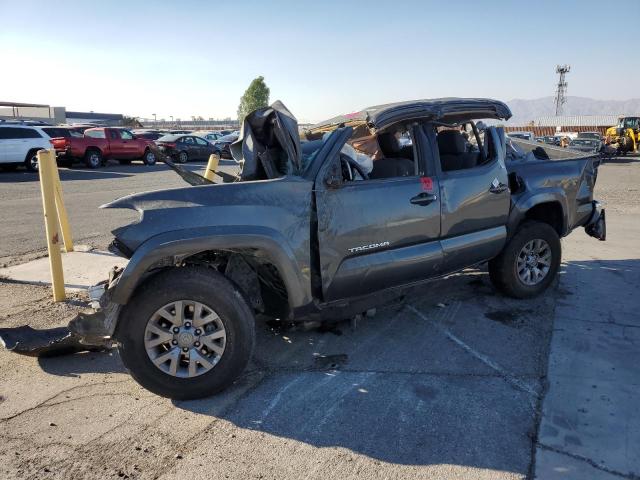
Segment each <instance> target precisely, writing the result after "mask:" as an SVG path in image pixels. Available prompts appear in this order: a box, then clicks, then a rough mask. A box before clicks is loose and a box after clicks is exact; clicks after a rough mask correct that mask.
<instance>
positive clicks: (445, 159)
mask: <svg viewBox="0 0 640 480" xmlns="http://www.w3.org/2000/svg"><path fill="white" fill-rule="evenodd" d="M437 141H438V151H439V152H440V163H441V165H442V170H443V171H445V172H446V171H450V170H463V169H465V168H473V167H475V166H476V165H477V164H478V160H479V158H480V154H479V153H478V152H467V142H466V140H465V139H464V137H463V136H462V134H461V133H460V132H459V131H457V130H443V131H441V132H440V133H438V137H437Z"/></svg>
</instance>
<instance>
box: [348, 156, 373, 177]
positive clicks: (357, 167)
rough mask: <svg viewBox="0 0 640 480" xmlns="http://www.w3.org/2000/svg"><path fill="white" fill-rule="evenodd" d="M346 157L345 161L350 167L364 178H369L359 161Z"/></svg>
mask: <svg viewBox="0 0 640 480" xmlns="http://www.w3.org/2000/svg"><path fill="white" fill-rule="evenodd" d="M345 157H346V155H345ZM346 158H347V163H348V164H349V166H350V167H351V168H353V169H354V170H355V171H356V172H358V173H359V174H360V176H361V177H362V178H363V179H364V180H369V175H367V174H366V173H364V171H363V170H362V167H361V166H360V164H359V163H357V162H355V161H354V160H353V159H352V158H351V157H346Z"/></svg>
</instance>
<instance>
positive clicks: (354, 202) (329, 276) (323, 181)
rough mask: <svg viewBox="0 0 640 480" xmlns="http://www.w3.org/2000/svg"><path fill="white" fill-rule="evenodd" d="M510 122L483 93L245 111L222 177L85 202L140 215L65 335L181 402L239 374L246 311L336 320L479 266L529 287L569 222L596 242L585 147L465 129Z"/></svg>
mask: <svg viewBox="0 0 640 480" xmlns="http://www.w3.org/2000/svg"><path fill="white" fill-rule="evenodd" d="M510 116H511V112H510V111H509V108H508V107H507V106H506V105H505V104H504V103H502V102H499V101H495V100H488V99H463V98H459V99H454V98H449V99H436V100H419V101H411V102H402V103H395V104H389V105H381V106H375V107H370V108H366V109H364V110H362V111H360V112H356V113H351V114H347V115H342V116H339V117H336V118H333V119H331V120H328V121H326V122H322V123H320V124H318V125H315V126H314V127H312V128H310V129H309V130H307V131H305V132H303V133H302V134H300V133H299V130H298V125H297V122H296V119H295V118H294V117H293V115H292V114H291V113H290V112H289V111H288V110H287V109H286V108H285V107H284V105H283V104H282V103H280V102H276V103H274V104H273V105H272V106H271V107H268V108H264V109H260V110H257V111H255V112H253V113H251V114H250V115H248V116H247V117H246V119H245V120H244V123H243V126H242V132H241V136H240V138H239V140H238V141H237V142H235V143H234V144H233V145H232V147H231V152H232V154H233V156H234V158H235V159H236V160H238V161H239V163H240V165H242V168H241V170H240V171H239V173H238V174H237V175H227V176H226V177H225V180H226V181H225V182H223V183H217V184H213V183H210V182H209V181H208V180H205V179H203V178H202V177H198V176H197V175H195V174H193V173H192V172H187V173H189V174H191V175H192V177H198V178H200V179H201V180H196V181H190V180H189V179H190V178H191V177H190V176H189V175H187V174H184V178H185V179H187V181H190V183H192V184H193V185H194V186H188V187H185V188H176V189H171V190H158V191H152V192H147V193H140V194H134V195H130V196H127V197H124V198H120V199H118V200H115V201H113V202H111V203H109V204H107V205H104V206H103V207H104V208H127V209H133V210H136V211H138V212H139V213H140V220H139V221H137V222H135V223H133V224H131V225H128V226H124V227H122V228H118V229H116V230H115V231H114V232H113V234H114V236H115V238H114V241H113V243H112V250H113V251H115V252H117V253H119V254H120V255H123V256H125V257H127V258H128V259H129V262H128V264H127V266H126V268H124V270H121V271H117V270H114V271H113V272H112V273H111V275H110V279H109V281H108V282H107V283H106V285H105V289H104V293H103V294H102V296H101V298H100V304H101V307H102V308H101V310H100V314H96V315H95V316H87V317H83V318H79V319H76V320H75V321H72V322H71V324H70V329H71V330H72V331H73V332H74V334H76V335H79V336H81V337H82V338H84V339H87V340H88V341H90V340H91V339H92V338H93V339H95V338H109V339H113V340H115V341H116V342H117V343H118V345H119V350H120V356H121V358H122V360H123V362H124V364H125V365H126V367H127V368H128V369H129V371H130V372H131V374H132V375H133V377H134V378H135V379H136V380H137V381H138V382H139V383H141V384H142V385H143V386H144V387H146V388H147V389H149V390H151V391H152V392H155V393H157V394H159V395H163V396H167V397H171V398H175V399H187V398H198V397H203V396H207V395H211V394H213V393H215V392H218V391H220V390H222V389H223V388H225V387H227V386H228V385H230V384H231V383H232V382H233V381H234V380H235V379H236V378H237V377H238V376H239V375H240V374H241V372H242V371H243V369H244V368H245V366H246V365H247V362H248V361H249V359H250V357H251V354H252V349H253V345H254V330H255V315H256V314H258V313H261V314H264V315H266V316H271V317H275V318H280V319H286V320H290V321H294V322H295V321H303V320H309V319H312V320H320V321H327V320H332V319H345V318H350V317H351V316H355V315H358V314H360V313H362V312H365V311H367V310H368V309H370V308H372V307H373V306H374V305H375V304H377V303H379V302H383V301H387V299H390V298H391V297H392V296H395V295H397V294H398V292H399V291H402V290H403V289H405V288H406V287H409V286H413V285H416V284H419V283H421V282H426V281H432V280H434V279H438V278H441V277H443V276H445V275H448V274H450V273H452V272H456V271H459V270H461V269H464V268H466V267H469V266H474V265H480V264H486V263H488V271H489V276H490V278H491V281H492V282H493V283H494V285H495V286H496V288H497V289H498V290H500V291H501V292H503V293H504V294H505V295H508V296H511V297H515V298H528V297H533V296H535V295H539V294H540V293H541V292H543V291H544V290H545V289H546V288H547V287H548V286H549V284H550V283H551V282H552V281H553V279H554V278H555V276H556V274H557V273H558V268H559V266H560V259H561V245H560V238H561V237H564V236H566V235H568V234H569V233H570V232H571V231H572V230H574V229H576V228H578V227H584V228H585V229H586V233H587V234H589V235H591V236H594V237H597V238H599V239H600V240H604V238H605V217H604V210H603V209H602V208H601V206H600V204H599V203H598V202H596V201H594V199H593V189H594V184H595V181H596V176H597V163H596V160H597V157H595V156H582V157H566V154H565V157H564V158H560V159H554V158H552V157H551V156H549V155H546V154H544V149H543V147H540V149H542V150H540V149H535V150H534V151H528V152H527V151H525V150H523V149H521V148H518V146H517V145H516V144H515V143H513V142H511V141H509V142H508V143H507V141H506V139H505V136H504V133H503V131H502V129H501V128H497V127H487V126H485V124H484V122H480V121H479V120H481V119H490V120H493V121H495V120H498V121H500V120H506V119H508V118H509V117H510ZM514 142H515V141H514ZM178 168H179V167H178ZM191 180H193V178H191Z"/></svg>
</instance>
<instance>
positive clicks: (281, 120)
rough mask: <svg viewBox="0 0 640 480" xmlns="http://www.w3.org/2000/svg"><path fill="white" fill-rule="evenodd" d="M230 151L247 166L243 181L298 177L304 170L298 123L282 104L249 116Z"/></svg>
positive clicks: (256, 111) (277, 103) (254, 112)
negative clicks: (292, 175) (287, 176)
mask: <svg viewBox="0 0 640 480" xmlns="http://www.w3.org/2000/svg"><path fill="white" fill-rule="evenodd" d="M230 149H231V155H232V156H233V158H234V159H235V160H236V161H238V162H243V163H244V165H243V168H242V175H241V179H242V180H257V179H261V178H277V177H279V176H283V175H290V174H294V175H295V174H298V173H300V171H301V169H302V153H301V148H300V134H299V132H298V121H297V120H296V117H294V116H293V114H292V113H291V112H290V111H289V110H288V109H287V107H285V106H284V104H283V103H282V102H281V101H279V100H278V101H276V102H274V103H273V104H272V105H271V106H270V107H265V108H260V109H258V110H254V111H253V112H251V113H250V114H249V115H247V116H246V117H245V118H244V121H243V122H242V130H241V132H240V137H239V138H238V140H237V141H236V142H234V143H233V144H232V145H231V147H230Z"/></svg>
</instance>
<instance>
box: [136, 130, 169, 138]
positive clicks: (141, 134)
mask: <svg viewBox="0 0 640 480" xmlns="http://www.w3.org/2000/svg"><path fill="white" fill-rule="evenodd" d="M131 133H133V134H134V135H135V137H136V138H145V139H147V140H158V139H159V138H161V137H164V136H165V135H166V132H161V131H160V130H132V131H131Z"/></svg>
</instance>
